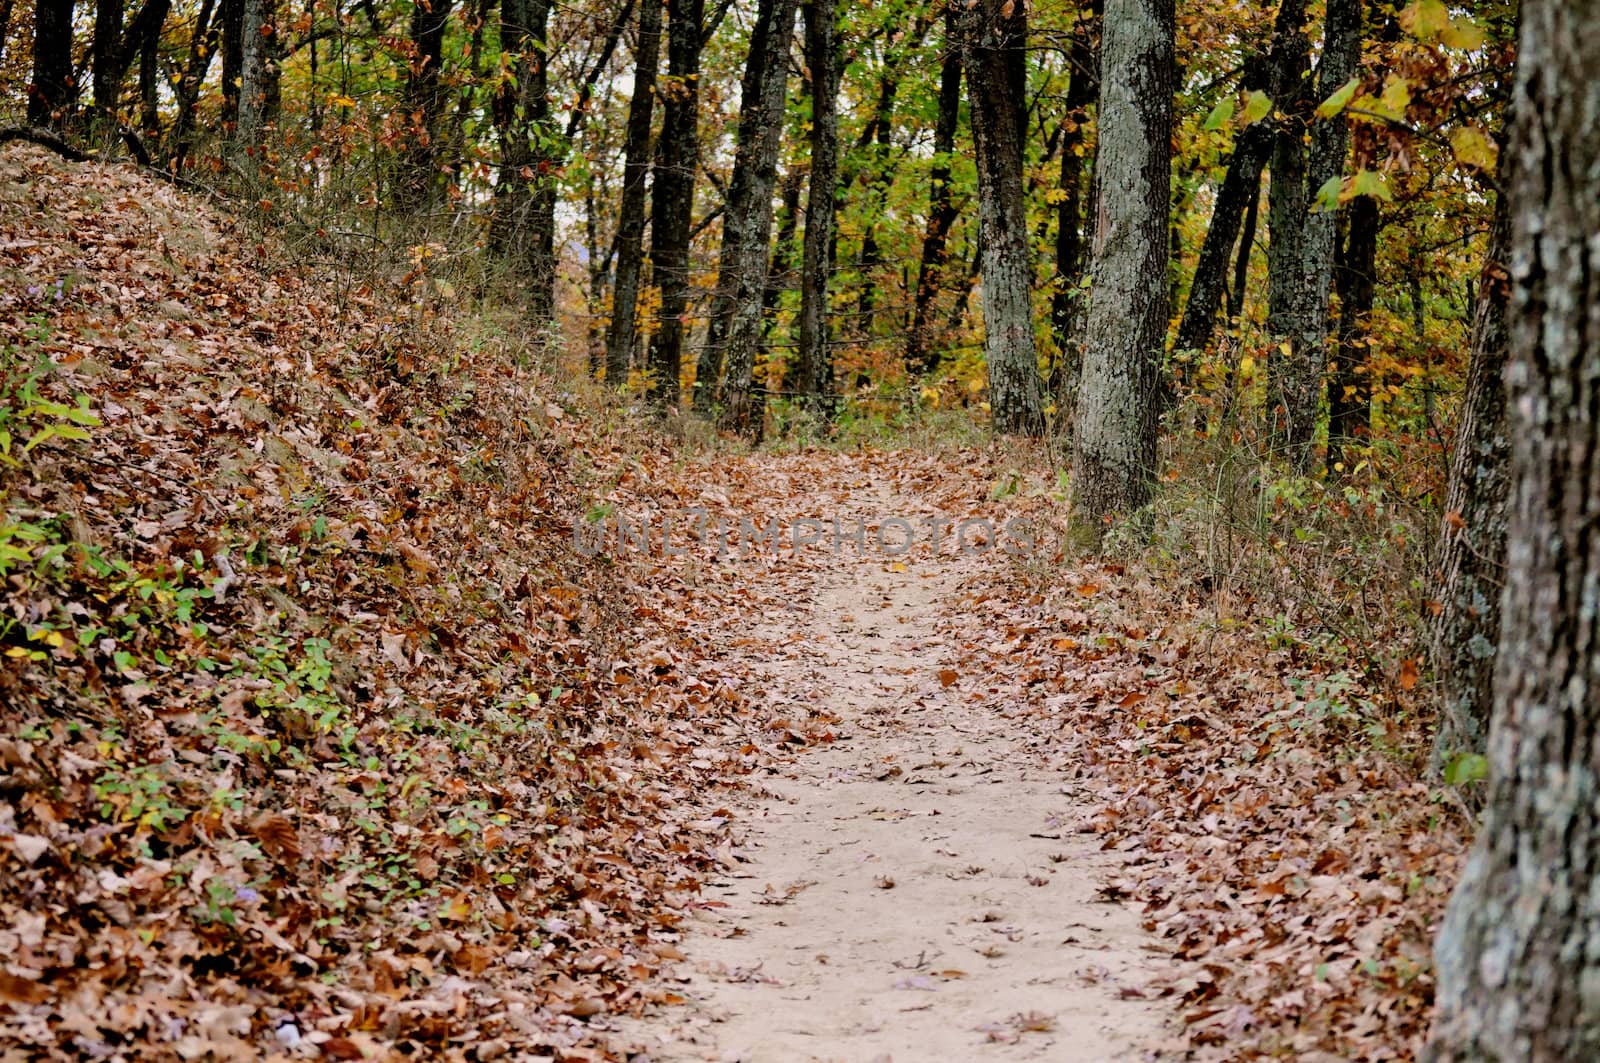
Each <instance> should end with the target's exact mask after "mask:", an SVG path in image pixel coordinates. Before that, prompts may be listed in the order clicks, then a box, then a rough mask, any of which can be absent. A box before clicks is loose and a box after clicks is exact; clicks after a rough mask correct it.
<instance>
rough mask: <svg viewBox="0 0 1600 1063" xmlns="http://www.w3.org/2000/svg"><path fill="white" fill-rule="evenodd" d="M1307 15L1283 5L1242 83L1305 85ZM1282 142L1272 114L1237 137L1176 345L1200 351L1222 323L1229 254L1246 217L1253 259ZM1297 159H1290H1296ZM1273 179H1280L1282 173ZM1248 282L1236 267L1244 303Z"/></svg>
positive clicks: (1289, 89)
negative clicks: (1267, 178) (1265, 188)
mask: <svg viewBox="0 0 1600 1063" xmlns="http://www.w3.org/2000/svg"><path fill="white" fill-rule="evenodd" d="M1305 18H1306V10H1305V3H1304V0H1285V2H1284V3H1282V4H1281V5H1279V7H1278V15H1277V18H1276V19H1275V20H1274V23H1273V30H1272V45H1271V49H1270V50H1269V52H1268V53H1267V55H1266V57H1265V58H1264V59H1252V60H1250V61H1248V62H1247V63H1246V66H1245V72H1244V77H1243V78H1242V79H1241V86H1240V87H1241V88H1243V89H1244V90H1246V91H1254V90H1259V91H1262V92H1265V93H1266V94H1267V95H1268V96H1269V97H1270V98H1271V99H1272V100H1273V101H1274V102H1275V103H1276V102H1277V101H1280V100H1284V99H1288V98H1290V97H1291V95H1292V94H1294V93H1297V92H1298V91H1300V90H1299V79H1300V77H1301V76H1302V75H1303V73H1304V63H1305V36H1304V26H1305ZM1277 144H1278V136H1277V124H1276V123H1275V122H1274V121H1273V120H1272V119H1271V118H1266V119H1263V120H1262V121H1259V122H1256V123H1254V124H1252V125H1249V126H1246V127H1245V128H1244V129H1243V130H1241V131H1240V132H1239V134H1238V135H1237V136H1236V137H1235V138H1234V142H1233V155H1232V157H1231V158H1229V160H1228V171H1227V173H1226V174H1225V175H1224V176H1223V179H1222V185H1221V187H1219V188H1218V189H1217V199H1216V204H1215V206H1214V207H1213V208H1212V211H1211V222H1210V224H1209V226H1208V227H1207V228H1206V236H1205V241H1204V242H1203V243H1202V244H1201V247H1200V257H1199V260H1198V261H1197V262H1196V263H1195V269H1194V280H1193V281H1192V282H1191V283H1190V285H1189V301H1188V302H1187V303H1186V304H1184V308H1183V319H1182V320H1181V321H1180V322H1179V323H1178V335H1177V339H1176V341H1175V342H1174V344H1173V346H1174V348H1175V349H1176V350H1180V351H1200V350H1204V349H1205V348H1206V347H1207V346H1209V345H1210V343H1211V337H1212V335H1213V333H1215V332H1216V327H1217V312H1218V311H1219V310H1220V309H1221V308H1222V304H1223V297H1224V296H1225V295H1226V294H1227V290H1228V280H1227V277H1228V260H1229V258H1230V257H1232V255H1233V248H1234V244H1235V242H1236V241H1238V240H1239V239H1240V238H1241V224H1242V223H1241V218H1243V219H1245V221H1247V222H1248V225H1249V229H1250V233H1249V234H1248V235H1247V236H1245V237H1244V239H1245V246H1243V247H1241V248H1240V250H1239V259H1238V261H1243V262H1245V263H1246V264H1248V262H1249V260H1250V249H1249V246H1248V242H1249V241H1250V240H1253V239H1254V238H1255V212H1256V210H1257V205H1258V204H1259V202H1260V198H1261V172H1262V170H1264V169H1265V168H1266V165H1267V161H1268V159H1270V158H1271V157H1272V155H1273V151H1274V149H1275V147H1276V146H1277ZM1292 161H1293V160H1286V162H1289V163H1290V164H1291V165H1292ZM1273 183H1274V185H1276V183H1277V178H1276V174H1275V175H1274V181H1273ZM1276 194H1277V193H1276V190H1275V192H1274V195H1275V196H1276ZM1243 288H1244V281H1243V280H1242V279H1241V277H1240V276H1239V271H1238V270H1237V269H1236V270H1235V277H1234V295H1233V298H1234V301H1235V302H1237V303H1238V304H1239V305H1241V306H1242V305H1243ZM1230 310H1231V308H1230ZM1233 312H1235V313H1236V312H1237V311H1233Z"/></svg>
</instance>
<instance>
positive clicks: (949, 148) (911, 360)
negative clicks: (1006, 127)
mask: <svg viewBox="0 0 1600 1063" xmlns="http://www.w3.org/2000/svg"><path fill="white" fill-rule="evenodd" d="M960 115H961V38H960V31H959V27H958V25H957V22H956V9H955V8H954V7H953V6H952V7H947V8H946V9H945V15H944V57H943V59H942V60H941V62H940V66H939V117H938V118H937V119H936V120H935V122H934V127H933V169H932V171H931V173H930V175H929V181H928V227H927V229H926V230H925V231H924V233H923V235H922V258H921V262H920V263H919V264H918V266H917V291H916V295H915V296H914V302H913V305H912V309H911V327H910V329H909V330H908V332H907V337H906V369H907V370H908V371H910V372H912V373H929V372H932V371H933V368H934V364H935V362H936V361H937V354H936V352H935V351H934V347H933V339H934V337H933V321H932V318H933V300H934V297H935V296H936V295H938V293H939V282H940V280H941V278H942V277H943V276H944V267H945V263H946V262H948V261H949V259H950V251H949V247H948V241H949V239H950V228H951V226H953V225H955V222H956V218H957V217H958V216H959V212H958V211H957V210H956V206H955V201H954V200H953V198H952V197H951V190H950V162H951V158H952V157H953V156H954V154H955V147H956V123H957V121H958V120H959V118H960Z"/></svg>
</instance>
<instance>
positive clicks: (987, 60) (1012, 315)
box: [961, 0, 1164, 435]
mask: <svg viewBox="0 0 1600 1063" xmlns="http://www.w3.org/2000/svg"><path fill="white" fill-rule="evenodd" d="M961 19H962V35H961V36H962V47H963V49H964V51H965V62H966V68H967V96H968V99H969V100H970V101H971V105H972V139H973V147H974V149H975V150H974V155H975V156H976V159H977V164H978V213H979V217H980V219H981V223H982V225H983V316H984V350H985V352H986V354H987V356H988V362H989V406H990V410H991V414H992V418H993V425H994V430H995V431H996V432H999V433H1001V434H1004V435H1042V434H1043V433H1044V399H1043V394H1042V392H1043V388H1042V385H1041V382H1040V380H1039V359H1038V355H1037V354H1036V353H1035V351H1034V345H1033V298H1032V297H1033V259H1032V252H1031V249H1030V248H1029V246H1028V217H1027V208H1026V204H1025V203H1024V202H1023V187H1022V153H1023V139H1024V136H1025V134H1026V130H1025V129H1024V126H1023V120H1024V114H1023V101H1024V95H1023V93H1024V88H1025V79H1026V66H1025V63H1026V52H1025V51H1024V49H1025V48H1026V45H1027V39H1028V19H1027V13H1026V8H1025V7H1024V4H1023V2H1022V0H1004V3H1002V2H1001V0H978V3H976V4H974V5H973V6H972V7H970V8H968V9H967V10H966V11H965V12H964V13H963V14H962V16H961ZM1163 194H1164V193H1163Z"/></svg>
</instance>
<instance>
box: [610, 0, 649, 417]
mask: <svg viewBox="0 0 1600 1063" xmlns="http://www.w3.org/2000/svg"><path fill="white" fill-rule="evenodd" d="M660 59H661V0H640V3H639V50H638V54H637V56H636V62H635V63H634V71H633V99H632V100H631V101H629V104H628V132H627V140H626V143H625V145H624V148H623V159H624V161H623V169H622V174H623V176H622V210H621V212H620V213H619V214H618V221H617V276H616V281H615V283H614V284H613V285H612V289H611V324H610V327H609V328H607V330H606V383H607V384H610V385H611V386H612V387H618V386H620V385H622V384H626V383H627V382H628V363H629V360H630V359H631V357H632V355H633V348H634V344H635V342H636V340H637V336H636V332H637V317H638V313H637V311H638V304H639V277H640V275H641V274H642V273H643V272H644V205H645V192H646V188H645V185H646V182H647V180H648V178H649V176H650V123H651V121H652V119H653V118H654V115H655V98H656V67H657V65H658V64H659V63H660Z"/></svg>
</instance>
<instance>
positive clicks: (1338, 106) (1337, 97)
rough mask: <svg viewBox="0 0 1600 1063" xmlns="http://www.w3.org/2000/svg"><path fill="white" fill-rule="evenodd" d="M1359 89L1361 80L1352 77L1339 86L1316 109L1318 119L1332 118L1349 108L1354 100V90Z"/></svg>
mask: <svg viewBox="0 0 1600 1063" xmlns="http://www.w3.org/2000/svg"><path fill="white" fill-rule="evenodd" d="M1360 87H1361V79H1360V78H1359V77H1353V78H1351V79H1350V80H1349V81H1346V82H1345V83H1344V84H1343V85H1340V86H1339V89H1338V91H1336V92H1335V93H1334V94H1333V95H1332V96H1329V97H1328V98H1327V99H1325V100H1323V101H1322V104H1321V106H1319V107H1318V108H1317V117H1318V118H1332V117H1333V116H1334V115H1336V114H1338V113H1339V112H1340V111H1343V110H1344V109H1345V108H1346V107H1348V106H1350V101H1351V100H1352V99H1354V98H1355V95H1356V90H1357V89H1359V88H1360Z"/></svg>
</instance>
